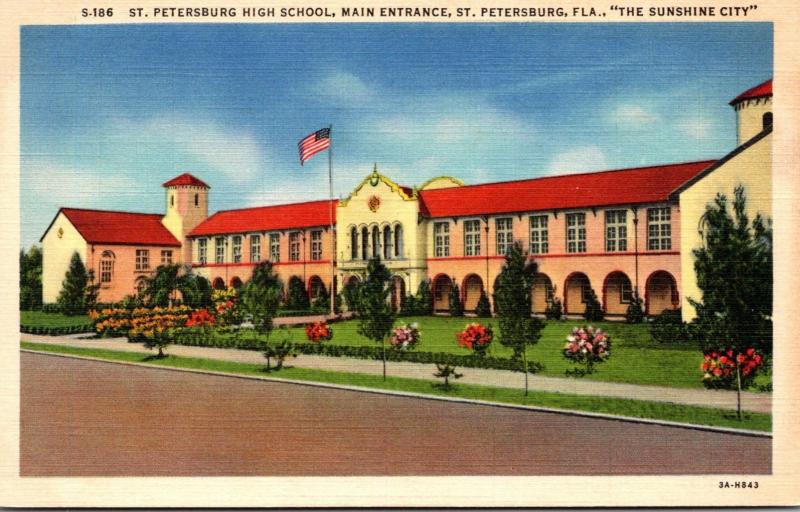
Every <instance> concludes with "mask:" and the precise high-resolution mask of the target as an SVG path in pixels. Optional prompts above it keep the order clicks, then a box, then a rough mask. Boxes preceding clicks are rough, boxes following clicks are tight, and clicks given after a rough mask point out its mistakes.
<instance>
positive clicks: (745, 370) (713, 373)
mask: <svg viewBox="0 0 800 512" xmlns="http://www.w3.org/2000/svg"><path fill="white" fill-rule="evenodd" d="M737 362H738V364H739V371H740V373H741V375H740V376H741V381H742V387H743V388H745V387H747V385H748V384H749V383H750V382H751V381H752V380H753V378H754V377H755V376H756V372H757V370H758V369H759V368H760V367H761V365H762V364H763V358H762V356H761V354H759V353H757V352H756V350H755V349H753V348H748V349H747V350H745V351H744V352H742V353H739V354H737V353H736V352H735V351H734V350H733V349H728V350H725V351H719V352H718V351H710V352H706V353H705V354H703V363H702V364H701V365H700V369H701V370H702V371H703V384H704V385H705V386H706V387H707V388H724V389H731V388H737V387H738V386H737V382H736V381H737V378H736V364H737Z"/></svg>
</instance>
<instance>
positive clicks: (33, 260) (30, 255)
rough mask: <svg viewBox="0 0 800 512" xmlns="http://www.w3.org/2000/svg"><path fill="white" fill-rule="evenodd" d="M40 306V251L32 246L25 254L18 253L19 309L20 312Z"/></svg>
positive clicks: (22, 252)
mask: <svg viewBox="0 0 800 512" xmlns="http://www.w3.org/2000/svg"><path fill="white" fill-rule="evenodd" d="M41 306H42V250H41V249H39V247H38V246H36V245H33V246H31V248H30V249H28V252H27V254H26V253H25V252H24V251H22V250H20V252H19V307H20V309H22V310H31V309H38V308H40V307H41Z"/></svg>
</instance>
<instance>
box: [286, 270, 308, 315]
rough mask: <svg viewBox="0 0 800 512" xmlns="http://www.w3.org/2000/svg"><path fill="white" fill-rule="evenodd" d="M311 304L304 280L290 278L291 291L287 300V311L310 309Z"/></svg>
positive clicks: (295, 277)
mask: <svg viewBox="0 0 800 512" xmlns="http://www.w3.org/2000/svg"><path fill="white" fill-rule="evenodd" d="M310 306H311V302H310V301H309V300H308V293H306V286H305V285H304V284H303V280H302V279H300V278H299V277H297V276H292V277H290V278H289V290H288V293H287V298H286V309H296V310H303V309H308V308H309V307H310Z"/></svg>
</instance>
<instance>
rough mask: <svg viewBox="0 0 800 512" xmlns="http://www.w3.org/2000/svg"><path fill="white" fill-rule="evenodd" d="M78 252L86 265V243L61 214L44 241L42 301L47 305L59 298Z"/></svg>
mask: <svg viewBox="0 0 800 512" xmlns="http://www.w3.org/2000/svg"><path fill="white" fill-rule="evenodd" d="M59 234H60V236H59ZM76 251H77V253H78V255H80V257H81V259H82V260H83V263H84V265H85V264H86V241H85V240H84V239H83V237H82V236H81V235H80V233H78V230H77V229H75V227H74V226H73V225H72V223H71V222H70V221H69V219H67V217H66V216H65V215H64V214H63V213H59V214H58V215H57V216H56V219H55V220H54V221H53V224H52V225H51V226H50V229H49V230H48V231H47V233H45V235H44V238H43V239H42V300H43V301H44V302H45V304H48V303H52V302H55V301H56V298H58V293H59V292H60V291H61V283H62V282H63V281H64V275H65V274H66V273H67V269H68V268H69V262H70V259H72V254H73V253H74V252H76Z"/></svg>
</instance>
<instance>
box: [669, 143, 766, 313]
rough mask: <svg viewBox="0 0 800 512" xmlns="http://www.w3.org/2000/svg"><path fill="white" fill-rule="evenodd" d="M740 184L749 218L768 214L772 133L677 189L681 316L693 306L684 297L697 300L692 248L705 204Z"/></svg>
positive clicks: (697, 244) (699, 241)
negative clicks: (681, 188) (688, 185)
mask: <svg viewBox="0 0 800 512" xmlns="http://www.w3.org/2000/svg"><path fill="white" fill-rule="evenodd" d="M739 185H741V186H743V187H744V191H745V196H746V197H747V214H748V216H749V218H750V219H753V218H755V216H756V214H758V213H760V214H761V215H763V216H765V217H769V218H772V133H768V134H766V136H763V137H762V138H761V139H759V140H757V141H755V142H754V143H752V145H750V146H749V147H746V148H744V149H743V150H741V151H739V152H738V153H737V152H735V153H734V154H733V156H732V158H730V159H729V160H727V161H726V162H724V163H723V164H722V165H720V166H719V167H718V168H716V169H715V170H713V171H712V172H710V173H709V174H707V175H706V176H704V177H703V178H701V179H700V180H698V181H697V182H696V183H694V184H693V185H691V186H690V187H688V188H687V189H686V190H684V191H683V192H681V193H680V205H681V223H682V225H683V228H682V229H681V230H680V236H681V268H682V269H683V272H682V273H681V276H682V279H681V281H682V283H681V284H682V286H681V289H682V307H683V309H682V313H683V318H684V320H687V321H688V320H691V319H692V318H694V317H695V309H694V307H692V305H691V304H690V303H689V301H688V299H689V298H692V299H694V300H700V299H701V298H702V293H701V292H700V289H699V288H698V286H697V276H696V275H695V273H694V256H692V250H693V249H694V248H696V247H700V245H701V244H702V239H701V236H700V227H701V221H702V217H703V214H704V213H705V211H706V205H708V204H709V203H710V202H711V201H713V200H714V198H715V197H716V195H717V194H725V195H726V196H727V197H728V199H729V201H730V200H732V199H733V191H734V189H735V188H736V187H737V186H739Z"/></svg>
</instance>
